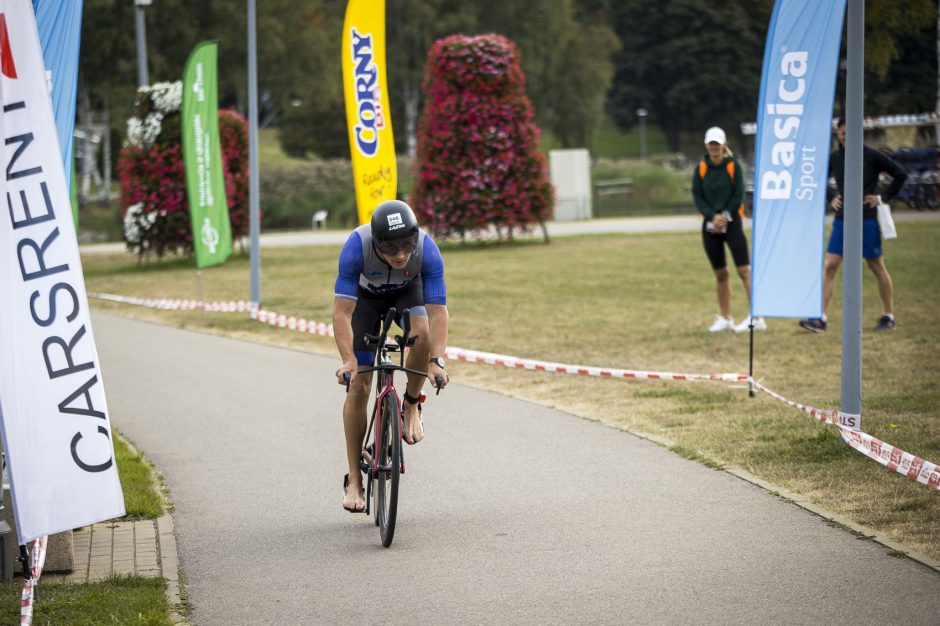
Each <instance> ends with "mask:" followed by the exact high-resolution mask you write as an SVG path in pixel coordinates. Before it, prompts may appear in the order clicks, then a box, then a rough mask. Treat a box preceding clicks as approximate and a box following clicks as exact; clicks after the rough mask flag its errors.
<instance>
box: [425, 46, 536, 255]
mask: <svg viewBox="0 0 940 626" xmlns="http://www.w3.org/2000/svg"><path fill="white" fill-rule="evenodd" d="M423 89H424V95H425V102H426V105H425V109H424V112H423V114H422V116H421V119H420V121H419V126H418V146H417V162H416V165H415V167H416V183H415V190H414V195H413V197H412V206H413V207H414V208H415V210H416V212H418V213H419V215H420V218H421V221H422V224H424V225H425V226H426V227H427V228H429V229H430V230H431V231H433V232H434V233H435V234H438V235H444V236H446V235H452V234H457V235H459V236H461V237H464V236H465V234H466V233H479V232H481V231H484V230H486V229H487V228H488V227H489V226H491V225H492V226H495V227H496V228H497V230H500V229H501V228H505V229H506V231H507V234H508V235H509V236H511V235H512V231H513V230H514V229H520V230H528V229H530V228H531V227H532V226H533V225H534V224H536V223H542V222H544V220H545V219H547V217H548V216H549V214H550V212H551V209H552V203H553V190H552V187H551V183H550V182H549V180H548V173H547V165H546V160H545V156H544V155H543V154H541V153H539V152H538V150H537V146H538V141H539V130H538V128H536V126H535V124H533V123H532V105H531V103H530V102H529V99H528V98H527V97H526V95H525V77H524V75H523V73H522V69H521V68H520V67H519V59H518V54H517V53H516V46H515V44H513V43H512V42H511V41H510V40H508V39H506V38H505V37H502V36H500V35H481V36H478V37H466V36H463V35H454V36H451V37H447V38H445V39H441V40H439V41H437V42H435V43H434V45H433V46H432V47H431V51H430V53H429V55H428V63H427V69H426V71H425V78H424V85H423Z"/></svg>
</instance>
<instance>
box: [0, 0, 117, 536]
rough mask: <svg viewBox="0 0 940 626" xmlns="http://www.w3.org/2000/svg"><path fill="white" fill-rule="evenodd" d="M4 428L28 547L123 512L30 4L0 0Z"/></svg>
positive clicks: (0, 414) (0, 396) (0, 402)
mask: <svg viewBox="0 0 940 626" xmlns="http://www.w3.org/2000/svg"><path fill="white" fill-rule="evenodd" d="M0 100H2V102H3V108H2V112H0V132H2V135H3V141H2V142H0V180H2V183H0V201H2V207H0V418H2V426H3V446H4V450H5V452H6V461H7V471H8V475H9V478H10V483H11V488H12V491H13V508H14V510H15V513H16V524H17V534H18V536H19V541H20V543H21V544H23V543H26V542H27V541H29V540H30V539H33V538H36V537H40V536H42V535H46V534H51V533H55V532H60V531H64V530H69V529H72V528H77V527H80V526H85V525H87V524H91V523H94V522H98V521H101V520H105V519H109V518H112V517H119V516H121V515H123V514H124V496H123V493H122V491H121V483H120V481H119V480H118V473H117V467H116V465H115V461H114V447H113V445H112V443H111V426H110V423H109V421H108V409H107V405H106V403H105V396H104V389H103V387H102V381H101V372H100V371H99V363H98V352H97V350H96V349H95V340H94V336H93V334H92V330H91V324H90V321H89V315H88V300H87V297H86V294H85V283H84V279H83V277H82V268H81V262H80V259H79V254H78V242H77V240H76V238H75V227H74V225H73V223H72V215H71V205H70V200H69V194H68V191H67V190H66V187H65V175H64V172H63V167H62V158H61V155H60V152H59V143H58V138H57V137H56V126H55V119H54V117H53V114H52V103H51V100H50V98H49V87H48V83H47V81H46V73H45V69H44V65H43V60H42V52H41V50H40V45H39V36H38V34H37V31H36V21H35V16H34V14H33V4H32V2H30V1H29V0H0Z"/></svg>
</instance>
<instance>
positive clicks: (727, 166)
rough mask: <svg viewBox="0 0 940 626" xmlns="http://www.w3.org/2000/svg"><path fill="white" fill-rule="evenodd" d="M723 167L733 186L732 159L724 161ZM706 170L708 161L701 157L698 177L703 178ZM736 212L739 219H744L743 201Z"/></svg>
mask: <svg viewBox="0 0 940 626" xmlns="http://www.w3.org/2000/svg"><path fill="white" fill-rule="evenodd" d="M725 169H726V170H728V178H730V179H731V185H732V186H734V160H731V161H728V162H727V163H725ZM707 171H708V163H706V162H705V159H702V160H701V161H699V162H698V179H699V180H705V173H706V172H707ZM738 213H740V214H741V219H744V203H743V202H742V203H741V206H739V207H738Z"/></svg>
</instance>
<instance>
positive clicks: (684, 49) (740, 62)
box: [607, 0, 772, 152]
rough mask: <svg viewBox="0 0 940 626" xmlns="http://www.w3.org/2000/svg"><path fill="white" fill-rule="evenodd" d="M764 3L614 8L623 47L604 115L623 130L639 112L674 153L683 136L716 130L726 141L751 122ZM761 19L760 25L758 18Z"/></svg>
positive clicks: (656, 0) (673, 2)
mask: <svg viewBox="0 0 940 626" xmlns="http://www.w3.org/2000/svg"><path fill="white" fill-rule="evenodd" d="M771 4H772V3H771V2H769V1H767V0H748V1H745V2H741V3H726V2H723V1H721V0H706V1H704V2H703V1H702V0H667V1H666V2H661V1H660V0H632V1H629V2H624V3H619V4H614V6H613V8H612V9H611V11H612V17H613V26H614V30H615V31H616V32H617V34H618V35H619V37H620V41H621V44H622V47H621V49H620V51H619V52H618V53H617V54H616V55H615V61H614V63H615V66H616V74H615V77H614V84H613V87H612V88H611V91H610V94H609V98H608V101H607V108H608V112H609V113H610V116H611V118H612V119H613V120H614V122H615V123H616V124H617V125H618V126H619V127H621V128H630V127H632V126H633V125H634V124H635V122H636V116H635V111H636V110H637V109H639V108H645V109H647V110H648V111H649V112H650V118H649V119H650V122H652V123H654V124H657V125H658V126H659V127H660V128H661V129H662V130H663V132H664V133H665V134H666V140H667V143H668V145H669V149H670V150H672V151H674V152H676V151H678V150H679V146H680V139H681V135H682V133H683V132H690V131H694V132H700V131H701V130H703V129H705V128H707V127H709V126H714V125H718V126H722V127H724V128H725V129H726V131H728V132H729V133H730V134H732V136H734V134H736V132H737V129H738V128H739V124H740V122H742V121H744V120H749V119H753V118H754V115H755V110H754V107H755V103H756V101H757V92H758V89H759V86H760V72H761V63H762V56H763V55H762V53H763V41H764V35H765V32H766V26H767V20H768V19H769V15H770V5H771ZM761 18H763V19H761Z"/></svg>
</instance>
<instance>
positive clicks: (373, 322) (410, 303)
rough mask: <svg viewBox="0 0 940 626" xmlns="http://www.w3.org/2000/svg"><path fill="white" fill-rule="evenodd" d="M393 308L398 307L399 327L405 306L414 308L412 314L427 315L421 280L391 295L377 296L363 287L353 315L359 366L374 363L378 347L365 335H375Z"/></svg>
mask: <svg viewBox="0 0 940 626" xmlns="http://www.w3.org/2000/svg"><path fill="white" fill-rule="evenodd" d="M392 307H395V308H396V309H397V310H398V314H397V316H396V318H395V323H396V324H398V325H399V327H400V326H401V312H402V311H404V310H405V309H410V310H411V317H427V316H428V312H427V309H425V308H424V290H423V289H422V286H421V279H420V278H419V279H418V280H415V281H413V282H412V283H411V284H410V285H408V286H407V287H405V288H404V289H402V290H401V291H396V292H394V293H389V294H382V295H375V294H371V293H367V292H365V291H362V290H361V289H360V290H359V299H358V300H356V310H355V311H353V316H352V331H353V350H354V351H355V353H356V361H357V362H358V363H359V365H366V366H368V365H374V363H373V360H374V359H375V346H373V347H371V348H370V347H369V346H367V345H366V340H365V336H366V335H367V334H368V335H375V334H377V333H378V332H379V331H380V330H381V326H382V320H384V319H385V314H386V313H388V310H389V309H390V308H392Z"/></svg>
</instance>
